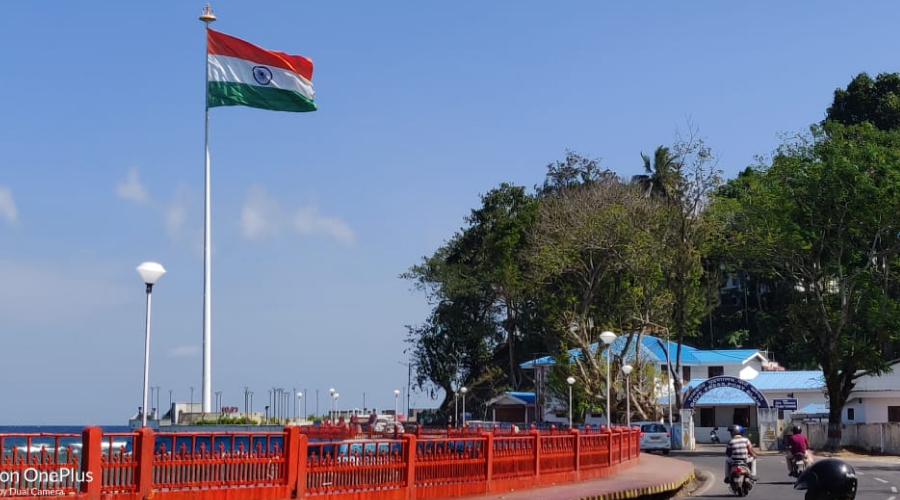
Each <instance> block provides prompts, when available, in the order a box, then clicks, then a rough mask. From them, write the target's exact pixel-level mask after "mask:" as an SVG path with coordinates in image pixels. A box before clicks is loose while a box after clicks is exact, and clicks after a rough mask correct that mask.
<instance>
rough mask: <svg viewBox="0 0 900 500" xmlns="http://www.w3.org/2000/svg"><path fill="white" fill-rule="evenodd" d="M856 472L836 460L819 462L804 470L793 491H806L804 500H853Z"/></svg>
mask: <svg viewBox="0 0 900 500" xmlns="http://www.w3.org/2000/svg"><path fill="white" fill-rule="evenodd" d="M856 481H857V479H856V471H855V470H853V467H851V466H850V464H848V463H846V462H844V461H842V460H838V459H836V458H826V459H825V460H819V461H817V462H816V463H814V464H812V465H811V466H810V467H809V468H808V469H806V470H805V471H804V472H803V474H800V477H799V478H797V482H796V483H795V484H794V489H795V490H806V496H804V499H805V500H854V499H855V498H856V486H857V482H856Z"/></svg>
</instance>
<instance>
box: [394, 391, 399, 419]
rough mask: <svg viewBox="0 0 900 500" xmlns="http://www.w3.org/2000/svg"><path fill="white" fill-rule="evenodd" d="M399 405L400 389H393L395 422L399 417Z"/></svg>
mask: <svg viewBox="0 0 900 500" xmlns="http://www.w3.org/2000/svg"><path fill="white" fill-rule="evenodd" d="M399 404H400V389H394V420H397V419H398V418H399V415H400V411H399V410H398V408H399V407H398V405H399Z"/></svg>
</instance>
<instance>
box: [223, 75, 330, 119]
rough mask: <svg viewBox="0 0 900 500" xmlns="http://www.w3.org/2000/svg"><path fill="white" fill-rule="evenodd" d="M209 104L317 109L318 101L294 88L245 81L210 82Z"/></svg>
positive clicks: (273, 108) (282, 109)
mask: <svg viewBox="0 0 900 500" xmlns="http://www.w3.org/2000/svg"><path fill="white" fill-rule="evenodd" d="M207 96H208V98H207V105H208V106H209V107H210V108H214V107H217V106H250V107H253V108H262V109H271V110H274V111H297V112H303V111H315V110H316V109H317V108H316V103H315V102H313V101H312V100H311V99H309V98H307V97H305V96H303V95H302V94H300V93H299V92H294V91H292V90H284V89H276V88H271V87H259V86H256V85H247V84H245V83H230V82H209V89H208V94H207Z"/></svg>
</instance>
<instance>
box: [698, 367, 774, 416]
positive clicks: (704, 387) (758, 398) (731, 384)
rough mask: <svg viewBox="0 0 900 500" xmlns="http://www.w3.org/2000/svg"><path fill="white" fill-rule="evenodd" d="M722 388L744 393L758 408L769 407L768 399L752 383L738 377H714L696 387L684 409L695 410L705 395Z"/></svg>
mask: <svg viewBox="0 0 900 500" xmlns="http://www.w3.org/2000/svg"><path fill="white" fill-rule="evenodd" d="M720 387H728V388H731V389H737V390H739V391H742V392H744V393H745V394H747V395H748V396H750V398H752V399H753V402H754V403H756V406H757V407H759V408H768V407H769V403H768V401H766V397H765V396H763V394H762V393H761V392H759V390H758V389H757V388H756V387H753V384H751V383H750V382H748V381H746V380H741V379H739V378H736V377H729V376H727V375H720V376H718V377H713V378H710V379H706V380H704V381H703V382H700V384H699V385H697V387H695V388H694V390H692V391H691V392H690V393H689V394H688V396H687V398H685V400H684V404H682V408H685V409H687V408H693V407H694V405H695V404H697V401H699V400H700V398H701V397H702V396H703V395H704V394H706V393H707V392H709V391H711V390H713V389H718V388H720Z"/></svg>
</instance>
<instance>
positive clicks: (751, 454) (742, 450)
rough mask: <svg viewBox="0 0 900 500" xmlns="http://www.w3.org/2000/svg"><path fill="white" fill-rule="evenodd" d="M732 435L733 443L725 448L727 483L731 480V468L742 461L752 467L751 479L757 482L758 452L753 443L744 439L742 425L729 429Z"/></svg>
mask: <svg viewBox="0 0 900 500" xmlns="http://www.w3.org/2000/svg"><path fill="white" fill-rule="evenodd" d="M728 432H729V433H730V434H731V441H728V445H726V446H725V455H726V457H727V458H726V459H725V480H724V482H725V483H728V482H729V481H730V478H731V468H732V467H733V466H734V463H735V462H737V461H741V462H744V463H746V464H747V465H748V466H749V467H750V479H752V480H754V481H757V480H759V477H757V475H756V451H755V450H754V449H753V443H751V442H750V440H749V439H747V438H746V437H744V428H743V427H741V426H740V425H732V426H731V427H729V428H728Z"/></svg>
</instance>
